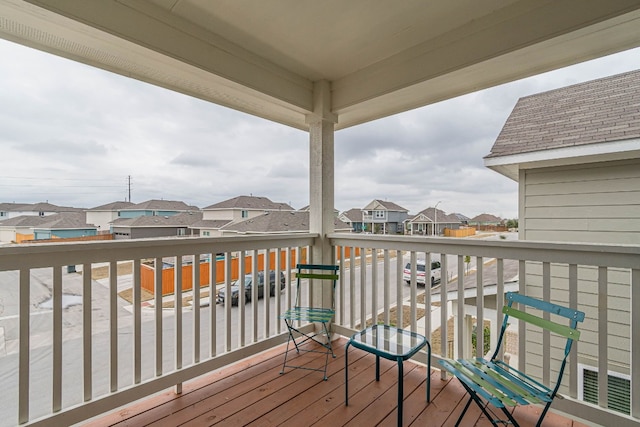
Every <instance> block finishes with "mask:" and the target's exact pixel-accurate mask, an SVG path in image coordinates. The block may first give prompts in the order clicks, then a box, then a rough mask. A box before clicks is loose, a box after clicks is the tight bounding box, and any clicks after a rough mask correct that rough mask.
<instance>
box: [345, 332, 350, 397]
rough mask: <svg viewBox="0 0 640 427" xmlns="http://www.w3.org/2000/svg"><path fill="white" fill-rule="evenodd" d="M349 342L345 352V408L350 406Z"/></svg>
mask: <svg viewBox="0 0 640 427" xmlns="http://www.w3.org/2000/svg"><path fill="white" fill-rule="evenodd" d="M350 344H351V341H349V342H348V343H347V345H346V347H345V350H344V406H349V345H350Z"/></svg>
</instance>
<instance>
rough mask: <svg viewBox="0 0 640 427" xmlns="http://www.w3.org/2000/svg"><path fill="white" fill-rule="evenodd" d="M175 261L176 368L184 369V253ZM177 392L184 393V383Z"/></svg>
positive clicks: (180, 384)
mask: <svg viewBox="0 0 640 427" xmlns="http://www.w3.org/2000/svg"><path fill="white" fill-rule="evenodd" d="M175 259H176V262H175V264H174V265H175V269H174V274H175V282H174V283H175V285H174V289H173V295H174V296H175V300H174V309H175V310H174V315H175V325H176V339H175V343H174V345H175V346H176V348H175V355H176V364H175V367H176V370H180V369H182V332H183V331H182V255H178V256H177V257H176V258H175ZM175 392H176V393H177V394H180V393H182V383H178V384H176V386H175Z"/></svg>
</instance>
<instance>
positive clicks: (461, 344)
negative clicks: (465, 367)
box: [455, 255, 468, 359]
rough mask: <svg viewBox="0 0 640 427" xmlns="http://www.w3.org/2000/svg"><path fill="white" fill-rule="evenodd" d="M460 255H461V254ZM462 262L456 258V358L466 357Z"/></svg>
mask: <svg viewBox="0 0 640 427" xmlns="http://www.w3.org/2000/svg"><path fill="white" fill-rule="evenodd" d="M461 256H462V255H461ZM461 270H462V264H461V263H460V261H459V260H458V280H457V285H458V298H457V307H458V310H457V318H456V323H455V330H456V331H457V346H458V351H457V354H456V358H458V359H461V358H463V357H467V356H468V354H467V352H466V351H465V341H466V340H465V335H466V334H465V333H464V331H465V328H464V320H465V319H464V317H465V315H464V273H462V274H461Z"/></svg>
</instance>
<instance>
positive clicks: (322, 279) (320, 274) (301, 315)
mask: <svg viewBox="0 0 640 427" xmlns="http://www.w3.org/2000/svg"><path fill="white" fill-rule="evenodd" d="M296 269H297V272H296V299H295V305H294V306H293V308H291V309H290V310H287V311H286V312H285V313H283V314H282V315H281V316H280V317H281V318H282V319H283V320H284V322H285V324H286V325H287V329H288V331H289V337H288V339H287V351H286V352H285V354H284V363H283V364H282V370H281V371H280V373H281V374H284V372H285V368H297V369H307V370H311V371H320V372H323V374H324V380H325V381H326V380H327V365H328V364H329V355H331V356H332V357H334V358H335V357H336V355H335V353H334V352H333V348H332V347H331V333H330V330H329V329H330V327H329V323H330V322H331V320H332V319H333V316H334V315H335V288H336V281H337V280H338V270H339V267H338V266H337V265H321V264H298V265H296ZM314 284H319V285H320V286H331V308H319V307H305V306H302V305H301V299H300V298H301V297H300V294H301V290H302V287H303V286H304V285H308V290H309V292H311V291H312V288H311V287H312V285H314ZM308 322H313V323H320V331H319V332H316V331H315V330H314V331H312V332H308V333H305V332H303V331H301V328H299V327H298V326H297V325H300V324H301V323H302V324H306V323H308ZM314 343H315V344H318V345H319V346H320V347H318V345H314ZM294 348H295V350H296V353H300V352H301V351H302V352H313V353H323V354H326V359H325V364H324V368H318V369H316V368H309V367H307V366H298V365H288V364H287V360H288V358H289V351H293V350H294Z"/></svg>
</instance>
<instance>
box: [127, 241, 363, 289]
mask: <svg viewBox="0 0 640 427" xmlns="http://www.w3.org/2000/svg"><path fill="white" fill-rule="evenodd" d="M338 249H339V248H338ZM350 249H351V248H345V257H350V256H351V251H350ZM296 252H297V250H296V249H292V250H291V252H290V253H291V255H290V260H289V262H290V263H291V264H290V265H291V266H292V268H293V267H294V266H295V263H296ZM337 253H338V254H339V253H340V251H339V250H338V251H337ZM359 253H360V250H359V249H358V248H356V255H358V254H359ZM264 256H265V254H264V253H262V254H258V271H262V270H263V269H264ZM239 261H240V260H239V259H238V258H232V259H231V280H236V279H238V276H239V274H240V272H239V271H240V266H239V264H240V263H239ZM299 262H301V263H305V262H307V248H302V250H301V252H300V259H299ZM224 263H225V260H223V259H220V260H216V284H217V283H223V282H224V279H225V277H224ZM210 265H211V263H210V262H201V263H200V286H201V287H202V286H208V285H209V268H210ZM252 266H253V261H252V256H251V255H247V256H246V257H245V274H250V273H252ZM286 266H287V254H286V251H284V250H282V251H280V270H282V271H284V270H285V268H286ZM269 269H270V270H275V269H276V253H275V252H269ZM154 270H155V269H154V268H153V267H152V266H148V265H146V264H143V265H142V268H141V271H140V281H141V285H142V288H143V289H146V290H147V291H149V292H152V293H153V292H154ZM174 286H175V268H174V267H170V268H163V269H162V295H170V294H173V292H174ZM192 288H193V264H188V265H183V266H182V290H183V291H190V290H191V289H192Z"/></svg>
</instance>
